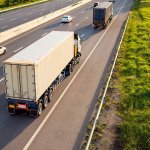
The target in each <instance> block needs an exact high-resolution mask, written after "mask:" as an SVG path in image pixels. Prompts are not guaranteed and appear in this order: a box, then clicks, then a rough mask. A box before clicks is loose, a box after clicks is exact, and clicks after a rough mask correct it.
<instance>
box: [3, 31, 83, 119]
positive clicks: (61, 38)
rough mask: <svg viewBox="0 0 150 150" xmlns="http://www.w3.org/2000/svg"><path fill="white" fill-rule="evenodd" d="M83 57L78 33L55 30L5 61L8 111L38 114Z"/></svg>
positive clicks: (31, 114) (11, 112)
mask: <svg viewBox="0 0 150 150" xmlns="http://www.w3.org/2000/svg"><path fill="white" fill-rule="evenodd" d="M80 56H81V45H80V37H79V36H78V34H75V33H74V32H67V31H52V32H51V33H49V34H47V35H46V36H44V37H43V38H41V39H39V40H38V41H36V42H34V43H33V44H31V45H30V46H28V47H26V48H25V49H23V50H22V51H21V52H19V53H17V54H16V55H14V56H12V57H10V58H8V59H7V60H6V61H4V77H5V85H6V100H7V102H8V112H9V113H10V114H15V113H16V111H17V110H25V111H26V112H29V113H30V116H39V115H40V114H41V112H42V110H43V109H44V108H46V106H47V104H48V102H50V100H51V98H52V92H53V90H54V89H55V87H56V86H57V85H58V84H59V82H60V81H62V80H63V79H64V78H65V76H67V75H70V73H71V72H72V71H73V67H74V65H75V64H77V63H78V62H79V60H80Z"/></svg>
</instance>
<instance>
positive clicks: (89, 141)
mask: <svg viewBox="0 0 150 150" xmlns="http://www.w3.org/2000/svg"><path fill="white" fill-rule="evenodd" d="M126 2H127V0H126ZM126 2H125V3H124V5H125V4H126ZM124 5H123V6H122V7H121V9H120V11H121V10H122V8H123V7H124ZM120 11H119V12H118V13H117V16H118V14H119V13H120ZM117 16H116V17H117ZM116 17H115V19H116ZM128 19H129V18H128ZM127 23H128V20H127V22H126V25H125V30H126V26H127ZM125 30H124V32H123V35H122V37H121V41H120V43H119V47H118V51H117V54H116V57H115V60H114V63H113V66H112V69H111V72H110V75H109V78H108V81H107V84H106V88H105V90H104V94H103V96H102V100H101V103H100V106H99V109H98V112H97V114H96V117H95V120H94V124H93V127H92V130H91V133H90V136H89V139H88V142H87V145H86V148H85V150H88V149H89V146H90V143H91V140H92V136H93V133H94V130H95V127H96V123H97V121H98V118H99V115H100V112H101V109H102V106H103V103H104V98H105V96H106V92H107V89H108V86H109V83H110V79H111V76H112V73H113V70H114V67H115V64H116V60H117V58H118V53H119V50H120V45H121V43H122V40H123V37H124V33H125Z"/></svg>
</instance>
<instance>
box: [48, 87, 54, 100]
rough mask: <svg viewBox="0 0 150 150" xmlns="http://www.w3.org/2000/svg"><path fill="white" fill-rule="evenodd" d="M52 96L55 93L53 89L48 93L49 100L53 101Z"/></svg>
mask: <svg viewBox="0 0 150 150" xmlns="http://www.w3.org/2000/svg"><path fill="white" fill-rule="evenodd" d="M52 96H53V95H52V91H51V90H50V91H49V93H48V102H50V101H51V99H52Z"/></svg>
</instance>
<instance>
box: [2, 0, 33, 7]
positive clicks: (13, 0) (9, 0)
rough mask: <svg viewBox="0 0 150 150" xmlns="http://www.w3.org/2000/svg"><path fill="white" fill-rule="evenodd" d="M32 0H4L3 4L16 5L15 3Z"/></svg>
mask: <svg viewBox="0 0 150 150" xmlns="http://www.w3.org/2000/svg"><path fill="white" fill-rule="evenodd" d="M30 1H33V0H5V1H4V4H5V6H12V5H16V4H23V3H25V2H30Z"/></svg>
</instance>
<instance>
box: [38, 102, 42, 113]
mask: <svg viewBox="0 0 150 150" xmlns="http://www.w3.org/2000/svg"><path fill="white" fill-rule="evenodd" d="M42 110H43V107H42V103H41V102H40V103H39V105H38V111H37V115H38V116H40V115H41V113H42Z"/></svg>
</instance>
